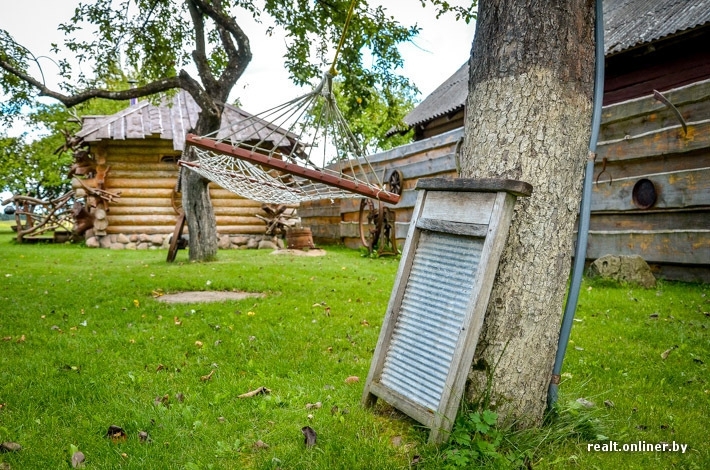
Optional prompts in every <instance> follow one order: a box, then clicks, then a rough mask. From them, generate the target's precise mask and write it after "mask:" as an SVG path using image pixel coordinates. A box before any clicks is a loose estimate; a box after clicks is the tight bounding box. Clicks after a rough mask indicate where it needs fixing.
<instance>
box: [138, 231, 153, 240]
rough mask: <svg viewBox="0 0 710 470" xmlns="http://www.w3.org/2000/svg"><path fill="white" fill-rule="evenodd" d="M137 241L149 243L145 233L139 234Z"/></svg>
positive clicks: (148, 237)
mask: <svg viewBox="0 0 710 470" xmlns="http://www.w3.org/2000/svg"><path fill="white" fill-rule="evenodd" d="M138 240H140V241H142V242H149V241H150V235H148V234H147V233H141V234H140V236H139V237H138Z"/></svg>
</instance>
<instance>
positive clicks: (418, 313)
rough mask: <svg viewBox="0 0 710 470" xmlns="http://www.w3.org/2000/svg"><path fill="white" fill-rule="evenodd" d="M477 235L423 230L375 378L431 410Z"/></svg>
mask: <svg viewBox="0 0 710 470" xmlns="http://www.w3.org/2000/svg"><path fill="white" fill-rule="evenodd" d="M483 241H484V239H483V238H472V237H460V236H455V235H450V234H447V233H440V232H429V231H423V232H422V234H421V236H420V239H419V245H418V246H417V248H416V252H415V255H414V261H413V263H412V268H411V272H410V274H409V280H408V282H407V286H406V288H405V291H404V298H403V299H402V306H401V310H400V313H399V317H398V318H397V322H396V324H395V327H394V331H393V333H392V339H391V342H390V345H389V349H388V350H387V353H386V356H385V362H384V365H383V369H382V376H381V378H380V381H381V382H382V384H384V385H386V386H387V387H389V388H391V389H392V390H394V391H396V392H398V393H401V394H402V395H405V396H408V397H409V398H410V399H411V400H412V401H414V402H416V403H418V404H420V405H422V406H424V407H426V408H429V409H430V410H432V411H435V410H436V409H437V408H438V407H439V402H440V401H441V396H442V393H443V391H444V386H445V383H446V379H447V377H448V375H449V369H450V367H451V361H452V358H453V356H454V351H455V347H456V343H457V342H458V339H459V335H460V332H461V329H462V328H463V321H464V318H465V316H466V311H467V308H468V304H469V299H470V297H471V290H472V287H473V279H474V276H475V275H476V271H477V269H478V264H479V260H480V258H481V248H482V247H483Z"/></svg>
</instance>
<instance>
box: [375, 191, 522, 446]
mask: <svg viewBox="0 0 710 470" xmlns="http://www.w3.org/2000/svg"><path fill="white" fill-rule="evenodd" d="M416 189H418V190H420V192H419V194H418V197H417V202H416V205H415V207H414V213H413V215H412V219H411V222H410V225H409V232H408V234H407V239H406V242H405V245H404V251H403V253H402V259H401V261H400V264H399V269H398V272H397V277H396V278H395V283H394V287H393V289H392V294H391V296H390V300H389V304H388V306H387V312H386V314H385V318H384V322H383V325H382V330H381V332H380V337H379V340H378V342H377V347H376V348H375V353H374V357H373V359H372V364H371V366H370V372H369V374H368V377H367V381H366V382H365V390H364V392H363V397H362V402H363V405H364V406H366V407H371V406H374V404H375V403H376V402H377V399H378V398H381V399H383V400H385V401H386V402H388V403H389V404H391V405H392V406H394V407H395V408H397V409H399V410H400V411H402V412H404V413H405V414H407V415H409V416H411V417H412V418H414V419H415V420H417V421H419V422H420V423H422V424H424V425H425V426H427V427H428V428H430V430H431V433H430V435H429V442H432V443H439V442H442V441H444V440H446V439H447V438H448V436H449V434H450V432H451V428H452V426H453V423H454V420H455V418H456V412H457V410H458V407H459V404H460V402H461V397H462V395H463V391H464V387H465V384H466V378H467V376H468V370H469V368H470V366H471V361H472V360H473V354H474V352H475V350H476V343H477V342H478V336H479V334H480V331H481V326H482V325H483V318H484V315H485V312H486V308H487V305H488V298H489V296H490V293H491V288H492V286H493V280H494V278H495V274H496V270H497V268H498V262H499V260H500V256H501V253H502V251H503V247H504V245H505V243H506V239H507V236H508V229H509V227H510V221H511V219H512V215H513V206H514V204H515V201H516V198H517V197H519V196H529V195H530V194H531V193H532V186H531V185H530V184H528V183H525V182H521V181H515V180H501V179H463V178H461V179H444V178H427V179H421V180H419V182H418V184H417V187H416Z"/></svg>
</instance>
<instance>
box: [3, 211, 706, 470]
mask: <svg viewBox="0 0 710 470" xmlns="http://www.w3.org/2000/svg"><path fill="white" fill-rule="evenodd" d="M165 256H166V252H165V251H109V250H91V249H87V248H84V247H82V246H78V245H68V244H67V245H32V246H20V245H16V244H15V243H14V242H12V234H11V233H10V230H9V224H0V279H1V280H2V289H0V339H1V341H0V405H1V407H0V441H13V442H17V443H20V444H21V445H22V447H23V448H22V450H21V451H19V452H13V453H4V454H0V462H4V465H5V467H0V468H12V469H51V468H71V465H70V457H71V451H70V450H71V449H73V448H72V446H75V447H76V448H78V449H79V450H81V451H82V452H83V453H84V454H85V455H86V468H96V469H98V468H101V469H105V468H136V469H210V468H214V469H235V468H255V469H256V468H258V469H276V468H281V469H313V468H320V469H340V468H342V469H356V468H361V469H387V468H393V469H395V468H397V469H399V468H409V467H410V466H411V465H413V461H414V462H415V461H419V463H418V464H417V465H416V466H417V468H427V469H438V468H442V467H444V466H446V465H450V464H451V460H446V459H445V458H444V455H445V449H446V448H445V447H442V448H435V447H432V446H428V445H426V439H427V433H426V431H425V430H423V429H421V428H420V427H419V426H418V425H417V424H416V423H415V422H413V421H411V420H409V419H408V418H406V417H403V416H401V415H399V414H398V413H396V412H394V411H393V410H392V409H390V408H389V407H387V406H383V405H378V407H377V408H376V409H375V410H365V409H362V408H361V406H360V397H361V394H362V386H363V382H364V379H365V377H366V375H367V372H368V369H369V365H370V360H371V357H372V352H373V349H374V347H375V343H376V342H377V337H378V334H379V326H380V325H381V322H382V319H383V316H384V311H385V308H386V304H387V301H388V298H389V294H390V291H391V288H392V283H393V280H394V274H395V271H396V268H397V260H395V259H391V258H381V259H370V258H365V257H362V256H361V255H360V253H359V252H357V251H352V250H346V249H343V248H328V255H327V256H326V257H322V258H305V257H284V256H272V255H270V254H269V253H268V252H266V251H263V250H262V251H251V250H249V251H240V250H233V251H223V252H220V254H219V261H217V262H214V263H206V264H193V263H187V262H185V261H184V260H185V259H186V254H185V253H184V252H180V253H179V254H178V260H183V262H182V263H180V262H178V263H175V264H173V265H168V264H166V263H165ZM189 290H216V291H231V290H239V291H249V292H262V293H265V294H266V296H265V297H264V298H258V299H248V300H243V301H238V302H235V301H230V302H222V303H202V304H164V303H161V302H158V300H157V299H156V296H158V295H159V294H161V293H174V292H180V291H189ZM708 294H710V286H698V285H685V284H676V283H662V284H660V285H659V287H658V288H657V289H652V290H648V291H646V290H642V289H635V288H631V287H619V286H613V285H603V284H600V283H591V284H590V283H585V285H584V291H583V293H582V296H581V300H580V308H579V312H578V320H580V321H578V322H575V326H574V330H573V335H572V340H573V344H571V345H570V348H569V353H568V356H567V359H566V362H565V369H564V372H565V378H564V381H563V383H562V384H561V385H560V402H561V403H568V402H570V401H574V400H575V399H576V398H578V397H584V398H586V399H588V400H591V401H592V402H594V403H595V404H596V406H595V408H594V409H593V410H592V411H591V412H586V411H580V410H577V409H575V408H573V409H572V410H571V411H570V412H567V413H565V415H566V416H569V415H570V413H572V414H580V415H583V414H584V413H593V416H594V419H595V420H596V419H598V420H599V421H594V426H596V427H595V429H593V430H592V433H591V434H588V435H583V434H580V433H575V432H569V433H566V434H565V433H562V434H561V433H560V432H559V431H554V429H559V427H558V428H555V424H554V423H553V425H552V426H550V427H546V428H543V429H542V430H539V431H535V432H533V433H529V432H528V433H515V432H512V431H509V432H506V433H504V436H505V439H504V440H505V443H504V444H503V445H507V446H509V447H510V446H512V447H513V448H515V447H516V446H517V447H521V446H528V447H529V446H533V447H532V448H531V450H530V454H529V455H530V456H531V457H530V458H529V459H528V462H529V464H530V465H531V466H532V468H601V469H606V468H610V469H612V468H639V469H640V468H698V469H702V468H710V446H708V443H707V437H706V435H707V426H708V424H707V423H708V418H709V417H710V405H709V401H710V394H709V393H710V392H709V391H708V389H710V384H709V383H708V362H710V354H708V351H709V350H710V343H709V340H708V338H709V336H708V326H710V318H708V314H707V312H708V311H710V303H709V302H708V300H709V299H710V297H709V296H707V295H708ZM656 315H657V316H656ZM652 316H653V317H652ZM676 346H677V347H676ZM670 348H673V349H672V350H671V352H670V353H668V355H667V357H666V359H665V360H664V359H662V358H661V353H663V352H664V351H666V350H668V349H670ZM351 376H357V377H360V379H361V380H360V382H356V383H346V379H347V378H348V377H351ZM207 377H209V378H207ZM262 386H263V387H267V388H269V389H270V390H271V393H270V394H267V395H258V396H255V397H252V398H238V396H239V395H240V394H243V393H245V392H248V391H250V390H254V389H257V388H258V387H262ZM605 400H607V401H611V402H613V403H614V406H613V407H611V408H609V407H606V406H604V404H603V403H604V401H605ZM316 403H320V407H313V406H311V407H308V405H309V404H316ZM590 416H592V414H590ZM111 425H117V426H120V427H122V428H123V429H124V430H125V432H126V434H127V438H126V439H125V441H118V442H113V441H112V440H111V439H109V438H107V437H106V432H107V429H108V428H109V426H111ZM304 426H310V427H312V428H313V429H314V430H315V431H316V433H317V444H316V446H314V447H312V448H306V447H305V445H304V437H303V435H302V433H301V428H302V427H304ZM597 427H598V428H597ZM141 431H142V432H146V433H147V434H148V436H149V442H143V441H142V440H141V439H140V438H139V432H141ZM602 433H603V434H604V435H605V436H607V437H608V438H609V439H612V440H615V441H618V442H619V443H620V444H623V443H631V442H636V441H639V440H645V441H646V442H650V443H657V442H672V441H676V442H678V443H683V444H687V445H688V446H689V450H688V451H687V453H686V454H684V455H680V454H678V453H676V454H672V453H665V454H663V453H643V454H632V453H615V454H610V453H601V452H597V453H595V452H588V451H587V444H588V443H595V442H597V441H595V440H594V436H596V435H597V434H602ZM259 442H261V443H265V445H261V444H260V443H259ZM258 443H259V444H258ZM530 443H534V444H530ZM267 446H268V447H267ZM416 456H419V457H416Z"/></svg>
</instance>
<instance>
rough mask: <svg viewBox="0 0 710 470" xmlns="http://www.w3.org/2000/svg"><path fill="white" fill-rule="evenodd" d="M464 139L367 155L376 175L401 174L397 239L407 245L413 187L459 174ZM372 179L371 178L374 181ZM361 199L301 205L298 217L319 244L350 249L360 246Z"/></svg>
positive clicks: (447, 137)
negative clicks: (458, 149)
mask: <svg viewBox="0 0 710 470" xmlns="http://www.w3.org/2000/svg"><path fill="white" fill-rule="evenodd" d="M462 137H463V129H461V128H459V129H455V130H453V131H449V132H447V133H444V134H440V135H437V136H435V137H431V138H429V139H425V140H420V141H417V142H413V143H411V144H407V145H403V146H400V147H397V148H394V149H391V150H388V151H386V152H382V153H378V154H375V155H371V156H368V161H369V162H370V164H371V166H372V168H373V172H374V173H375V174H377V175H378V176H379V177H380V178H383V177H384V179H385V180H386V179H387V178H389V175H390V174H391V173H392V171H393V170H395V169H396V170H399V171H401V172H402V179H403V193H402V198H401V200H400V202H399V203H398V204H396V205H389V204H388V205H387V206H388V207H391V208H394V210H395V214H396V227H395V228H396V234H397V235H396V236H397V240H398V243H399V244H404V239H405V238H406V236H407V229H408V227H409V221H410V219H411V218H412V211H413V210H414V203H415V202H416V199H417V195H416V191H415V190H414V186H415V185H416V183H417V181H418V180H419V178H421V177H429V176H452V177H454V176H455V175H456V174H457V171H456V156H455V152H456V147H457V143H458V142H459V140H460V139H461V138H462ZM371 179H372V178H371ZM359 207H360V199H359V198H353V199H341V200H340V201H335V202H334V203H331V202H330V201H316V202H310V203H306V204H301V207H300V208H299V209H298V214H299V215H300V217H301V222H302V225H304V226H306V227H310V229H311V231H312V233H313V240H314V242H315V243H316V244H318V243H321V244H332V243H338V244H340V243H342V244H345V245H346V246H348V247H350V248H359V247H361V246H362V245H361V243H360V238H359V237H360V236H359V231H358V210H359Z"/></svg>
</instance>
